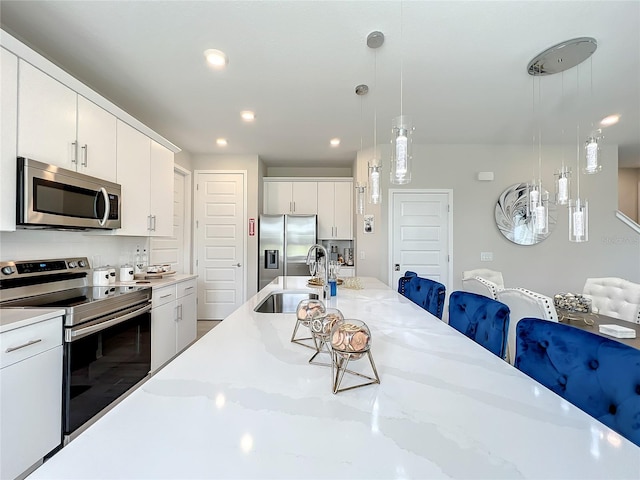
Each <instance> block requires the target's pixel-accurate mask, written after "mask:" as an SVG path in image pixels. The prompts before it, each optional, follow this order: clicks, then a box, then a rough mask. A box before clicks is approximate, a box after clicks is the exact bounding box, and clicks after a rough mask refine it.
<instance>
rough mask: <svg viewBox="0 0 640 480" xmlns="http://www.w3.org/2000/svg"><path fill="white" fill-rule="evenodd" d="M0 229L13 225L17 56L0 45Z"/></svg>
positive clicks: (13, 227)
mask: <svg viewBox="0 0 640 480" xmlns="http://www.w3.org/2000/svg"><path fill="white" fill-rule="evenodd" d="M0 53H1V55H2V56H1V57H0V100H1V101H2V110H1V111H0V129H1V130H0V138H1V139H2V141H0V170H1V171H2V175H0V191H2V197H3V200H2V202H0V230H3V231H14V230H15V229H16V157H17V145H16V135H17V133H16V132H17V129H18V57H16V56H15V55H14V54H13V53H10V52H9V51H7V50H5V49H4V48H2V49H0Z"/></svg>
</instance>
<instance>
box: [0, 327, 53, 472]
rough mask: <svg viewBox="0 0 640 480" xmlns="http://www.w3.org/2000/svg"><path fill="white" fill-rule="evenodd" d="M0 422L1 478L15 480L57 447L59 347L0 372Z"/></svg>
mask: <svg viewBox="0 0 640 480" xmlns="http://www.w3.org/2000/svg"><path fill="white" fill-rule="evenodd" d="M25 328H30V327H25ZM0 418H2V422H0V450H1V451H2V455H1V456H0V478H16V477H17V476H18V475H20V474H21V473H23V472H24V471H25V470H26V469H27V468H29V467H30V466H31V465H33V464H34V463H36V462H37V461H38V460H40V459H42V457H44V456H45V455H46V454H47V453H49V452H50V451H51V450H53V449H54V448H56V447H57V446H58V445H60V443H61V441H62V422H61V418H62V345H58V346H57V347H55V348H52V349H50V350H47V351H45V352H43V353H40V354H38V355H34V356H32V357H30V358H27V359H25V360H23V361H21V362H17V363H15V364H13V365H10V366H8V367H6V368H3V369H2V370H0Z"/></svg>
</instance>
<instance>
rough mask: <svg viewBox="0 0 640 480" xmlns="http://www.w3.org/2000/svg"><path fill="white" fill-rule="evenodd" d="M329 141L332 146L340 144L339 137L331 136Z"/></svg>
mask: <svg viewBox="0 0 640 480" xmlns="http://www.w3.org/2000/svg"><path fill="white" fill-rule="evenodd" d="M329 143H330V144H331V146H332V147H337V146H338V145H340V139H339V138H332V139H331V140H330V141H329Z"/></svg>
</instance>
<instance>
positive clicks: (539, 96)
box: [538, 77, 542, 194]
mask: <svg viewBox="0 0 640 480" xmlns="http://www.w3.org/2000/svg"><path fill="white" fill-rule="evenodd" d="M540 82H541V79H540V77H538V106H540V105H542V94H541V90H542V88H541V83H540ZM541 116H542V115H540V108H538V181H539V182H540V190H542V126H541V125H540V123H541V122H540V117H541ZM540 194H542V192H540Z"/></svg>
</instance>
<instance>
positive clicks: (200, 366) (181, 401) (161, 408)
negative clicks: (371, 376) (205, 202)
mask: <svg viewBox="0 0 640 480" xmlns="http://www.w3.org/2000/svg"><path fill="white" fill-rule="evenodd" d="M307 280H308V277H278V278H277V279H276V280H274V281H273V282H271V283H270V284H268V285H267V286H266V287H265V288H264V289H262V290H261V291H260V292H258V293H257V294H256V295H255V296H254V297H253V298H251V299H250V300H248V301H247V302H246V303H245V304H244V305H243V306H241V307H240V308H239V309H238V310H236V311H235V312H234V313H232V314H231V315H230V316H229V317H227V318H226V319H225V320H224V321H223V322H222V323H221V324H220V325H219V326H218V327H216V328H215V329H214V330H212V331H211V332H209V333H208V334H207V335H205V336H204V337H203V338H201V339H200V340H199V341H197V342H196V343H194V344H193V345H192V346H191V347H190V348H188V349H187V350H185V351H184V352H183V353H182V354H181V355H179V356H178V357H176V358H175V359H174V360H173V361H171V362H170V363H169V364H167V365H166V366H165V367H164V368H163V369H161V370H160V371H159V372H158V373H156V374H155V375H154V376H153V377H151V378H150V379H149V380H148V381H147V382H146V383H144V384H143V385H142V386H141V387H139V388H138V389H137V390H136V391H134V392H133V393H132V394H131V395H129V396H128V397H127V398H125V399H124V400H123V401H122V402H121V403H119V404H118V405H117V406H115V407H114V408H113V409H112V410H111V411H110V412H108V413H107V414H106V415H105V416H104V417H102V418H101V419H100V420H98V421H97V422H96V423H95V424H93V425H92V426H91V427H89V428H88V429H87V430H86V431H84V432H83V433H82V434H81V435H79V436H78V437H77V438H76V439H75V440H73V441H72V442H71V443H69V444H68V445H67V446H65V447H64V448H63V449H62V450H61V451H59V452H58V453H57V454H55V455H54V456H53V457H52V458H51V459H49V460H48V461H47V462H45V463H44V465H42V466H41V467H40V468H39V469H37V470H36V471H35V472H33V473H32V474H31V476H30V477H29V478H33V479H65V480H68V479H90V478H100V479H143V478H153V479H156V478H176V479H177V478H180V479H185V478H296V479H301V478H327V479H329V478H330V479H335V478H350V479H351V478H367V479H370V478H492V479H498V478H508V479H515V478H535V479H541V478H563V479H568V478H576V479H578V478H579V479H586V478H607V479H614V478H638V477H639V475H640V448H639V447H637V446H636V445H634V444H633V443H631V442H629V441H628V440H626V439H625V438H623V437H621V436H620V435H618V434H617V433H615V432H613V431H612V430H611V429H609V428H607V427H606V426H604V425H603V424H601V423H600V422H598V421H597V420H595V419H593V418H592V417H590V416H589V415H587V414H586V413H584V412H582V411H581V410H579V409H577V408H576V407H574V406H573V405H571V404H569V403H568V402H566V401H565V400H563V399H562V398H560V397H558V396H557V395H555V394H554V393H552V392H551V391H549V390H547V389H546V388H544V387H542V386H541V385H539V384H538V383H536V382H535V381H533V380H532V379H530V378H529V377H527V376H526V375H524V374H523V373H521V372H520V371H518V370H517V369H515V368H514V367H512V366H511V365H509V364H508V363H507V362H505V361H503V360H501V359H500V358H498V357H496V356H495V355H493V354H491V353H490V352H489V351H487V350H485V349H484V348H483V347H481V346H479V345H478V344H476V343H474V342H473V341H471V340H470V339H469V338H467V337H465V336H464V335H462V334H461V333H459V332H458V331H456V330H454V329H453V328H451V327H449V326H448V325H447V324H446V323H445V322H443V321H441V320H438V319H437V318H435V317H434V316H432V315H430V314H429V313H427V312H426V311H425V310H423V309H421V308H420V307H418V306H417V305H415V304H413V303H412V302H411V301H409V300H408V299H406V298H404V297H402V296H400V295H399V294H398V293H397V292H396V291H395V290H393V289H392V288H389V287H388V286H387V285H385V284H383V283H382V282H380V281H378V280H376V279H373V278H362V279H361V286H362V288H361V289H352V288H346V286H345V285H342V286H340V287H338V293H337V296H336V297H332V298H331V299H329V300H328V301H327V302H326V303H327V306H331V307H335V308H338V309H340V310H341V312H342V313H343V314H344V316H345V318H347V319H349V318H355V319H359V320H362V321H364V322H365V323H366V324H367V325H368V327H369V329H370V331H371V337H372V344H371V353H372V357H373V359H374V360H375V365H376V367H377V371H378V374H379V376H380V384H374V385H368V386H364V387H361V388H355V389H353V390H348V391H344V392H340V393H338V394H333V393H332V388H331V386H332V382H331V368H329V367H324V366H318V365H310V364H309V363H308V360H309V358H310V357H311V355H312V354H313V351H312V350H310V349H308V348H305V347H304V346H301V345H299V344H296V343H292V342H291V341H290V339H291V334H292V331H293V329H294V326H295V323H296V317H295V314H294V313H258V312H255V311H254V309H255V308H256V306H258V305H259V304H260V303H261V302H262V300H263V299H264V298H266V297H267V296H268V295H269V294H271V293H272V292H282V291H285V292H286V291H291V292H303V291H304V292H315V293H318V294H320V295H321V293H322V292H321V290H320V289H318V288H312V287H308V286H307ZM327 358H328V356H327ZM367 365H368V363H365V360H364V359H361V360H358V361H354V362H352V365H350V368H353V369H358V368H364V367H366V366H367ZM345 381H347V380H345Z"/></svg>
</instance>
